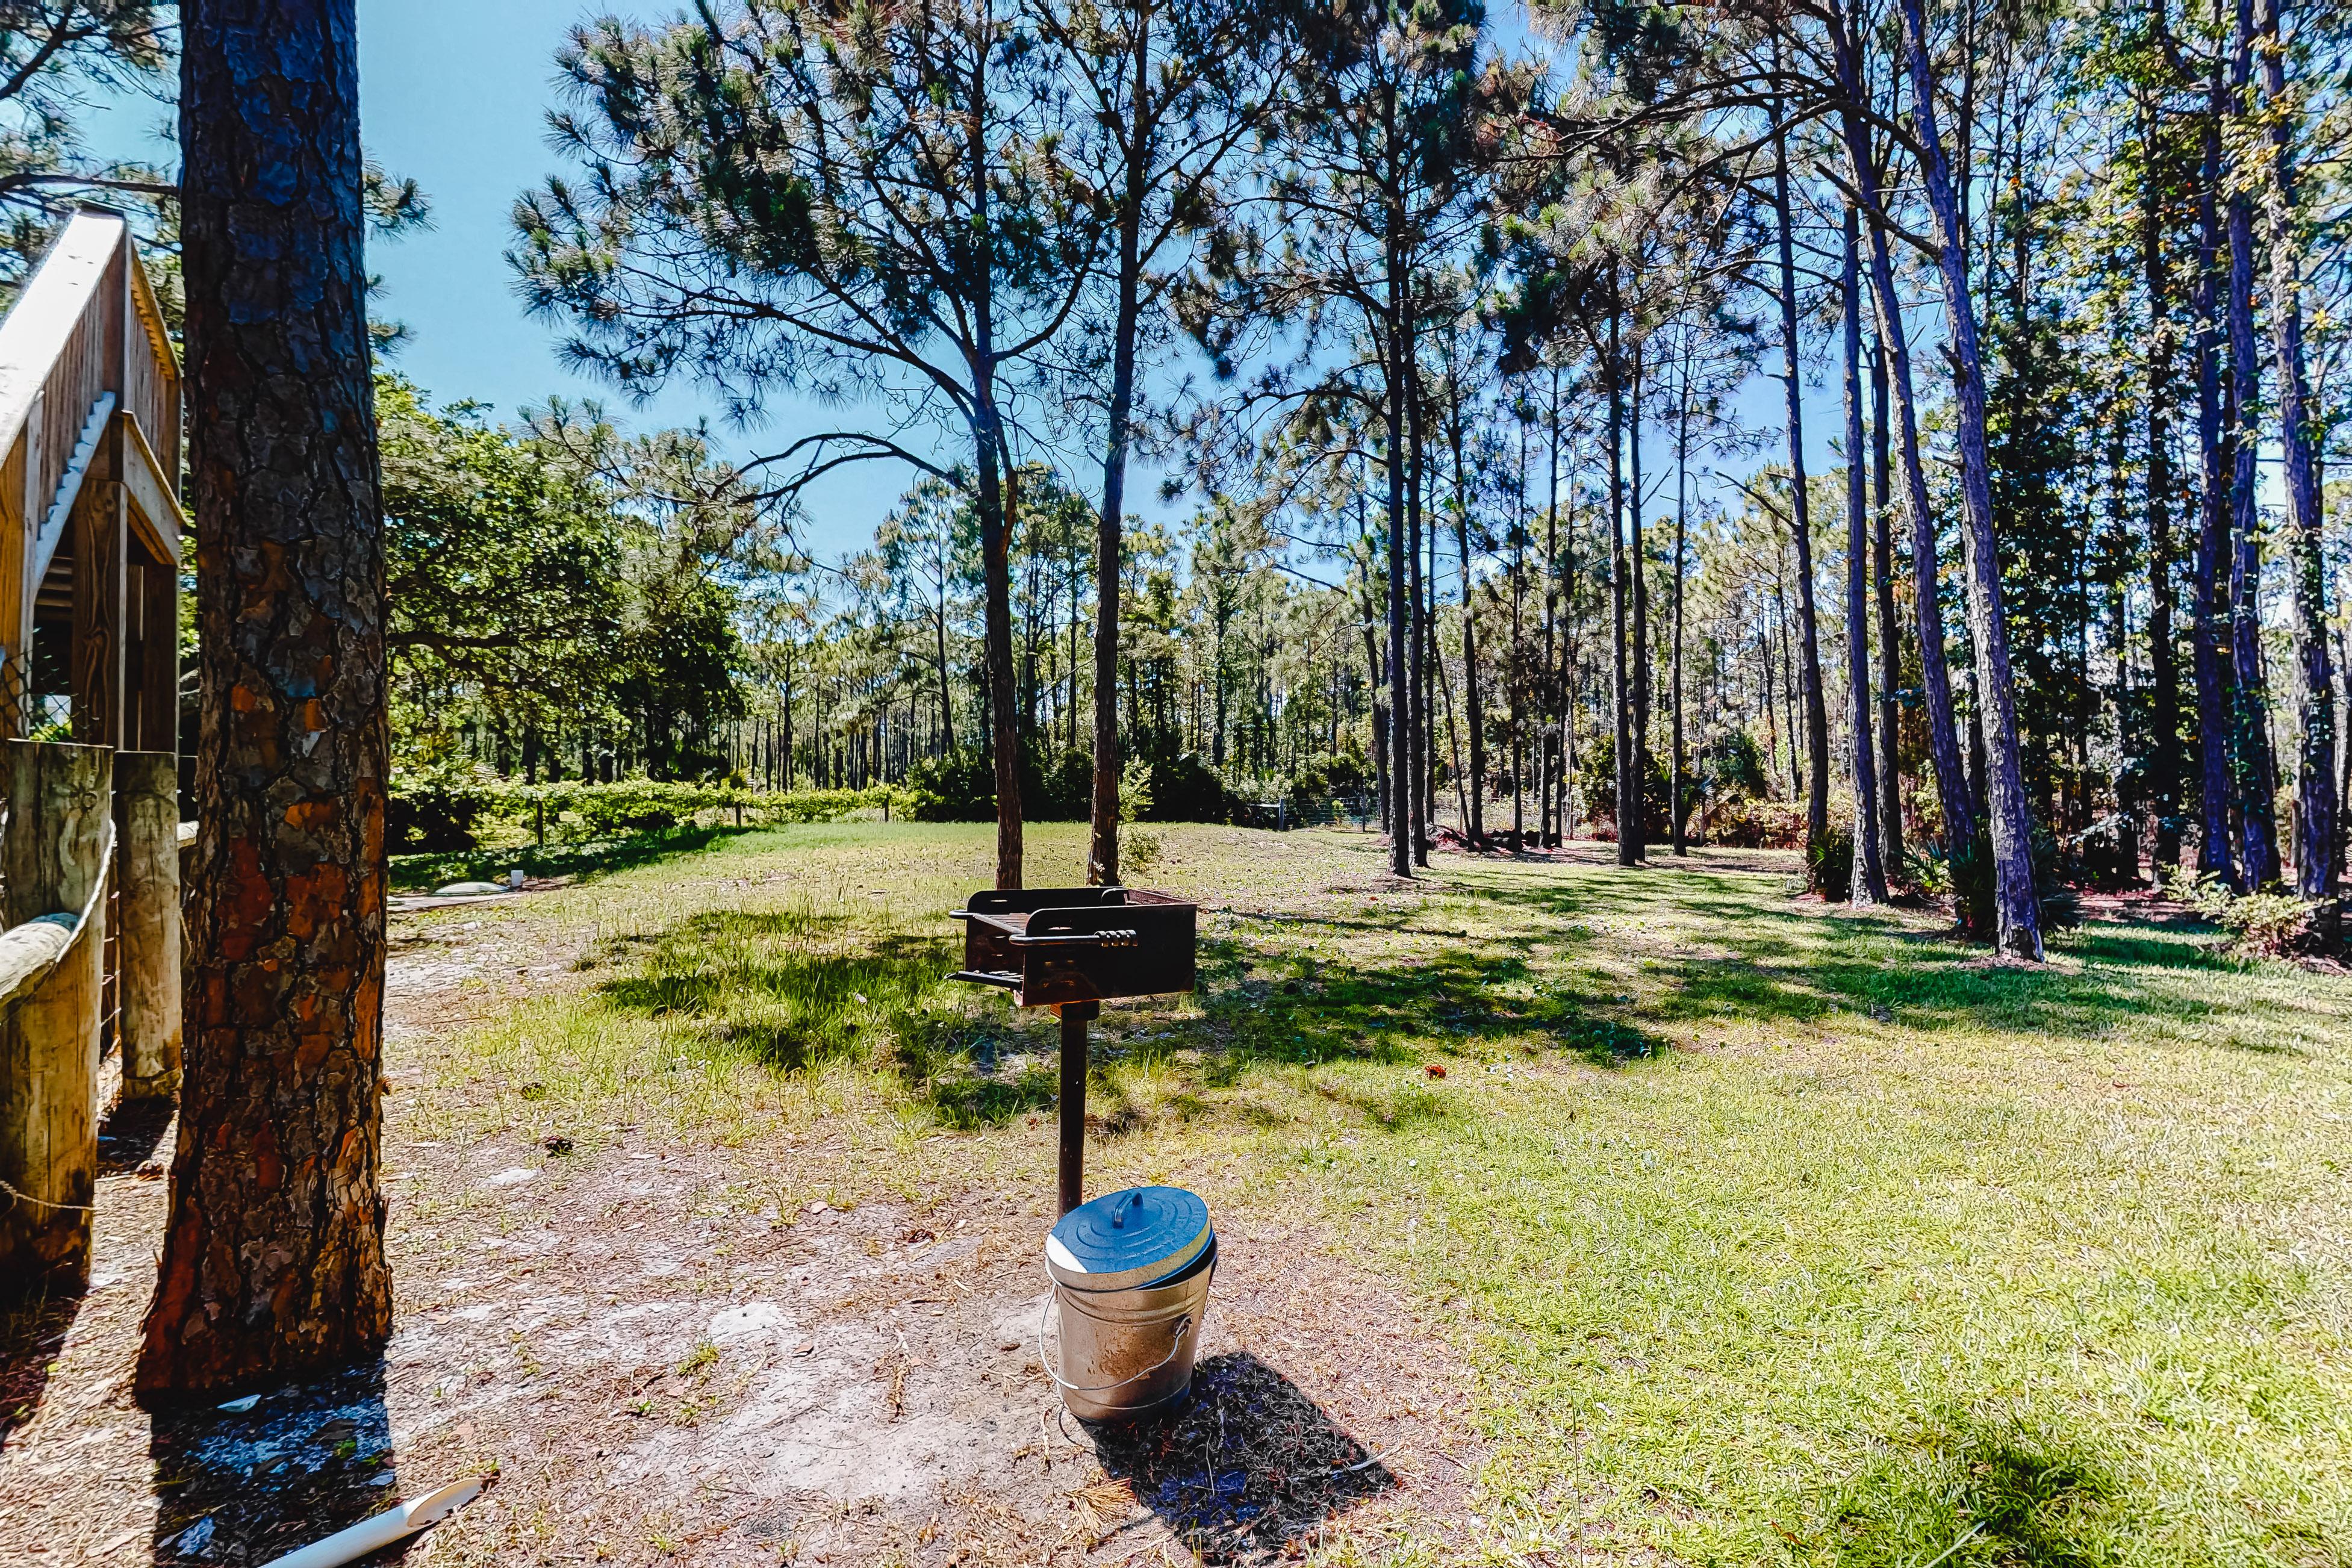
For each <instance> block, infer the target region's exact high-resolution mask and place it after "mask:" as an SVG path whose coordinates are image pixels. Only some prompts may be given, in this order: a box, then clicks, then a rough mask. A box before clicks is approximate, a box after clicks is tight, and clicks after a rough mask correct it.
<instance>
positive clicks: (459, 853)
mask: <svg viewBox="0 0 2352 1568" xmlns="http://www.w3.org/2000/svg"><path fill="white" fill-rule="evenodd" d="M773 831H774V829H773V828H772V827H761V826H743V827H732V826H718V827H669V828H663V829H661V830H659V831H657V832H652V833H632V834H629V835H627V836H625V837H620V838H599V839H593V840H591V841H589V842H587V843H583V844H551V845H546V846H543V847H542V846H537V845H527V846H525V847H522V848H520V849H459V850H453V851H450V852H449V853H446V854H440V855H394V856H393V857H392V858H391V875H392V887H393V890H394V892H401V893H425V892H431V891H432V890H433V889H436V888H441V887H446V886H447V885H448V884H449V883H451V882H472V881H494V880H499V879H503V878H504V877H505V876H506V874H507V873H508V872H509V871H510V870H513V869H516V868H520V869H521V871H522V873H523V875H525V876H527V877H577V878H581V879H590V878H595V877H604V876H610V875H612V874H613V873H614V872H615V871H628V870H634V869H635V868H637V867H639V866H651V865H654V864H656V862H658V861H662V860H670V859H675V858H678V857H681V856H686V855H698V854H700V853H701V852H702V851H704V850H706V849H709V848H711V847H714V846H716V845H719V844H724V843H725V842H727V841H728V840H730V839H732V838H740V837H743V836H744V835H746V834H751V833H772V832H773Z"/></svg>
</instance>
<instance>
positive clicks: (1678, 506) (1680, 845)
mask: <svg viewBox="0 0 2352 1568" xmlns="http://www.w3.org/2000/svg"><path fill="white" fill-rule="evenodd" d="M1695 349H1696V345H1695V344H1693V343H1691V342H1688V341H1685V343H1684V345H1683V363H1682V372H1683V379H1682V386H1681V396H1680V398H1679V399H1678V400H1677V402H1676V405H1675V577H1674V587H1675V603H1674V617H1675V628H1674V641H1675V647H1674V660H1673V680H1674V710H1675V712H1674V736H1673V744H1674V758H1673V761H1672V763H1671V764H1670V765H1669V767H1668V768H1667V773H1666V821H1667V824H1668V826H1669V827H1670V829H1671V830H1672V833H1673V837H1674V852H1675V854H1677V855H1688V854H1689V853H1690V836H1689V833H1688V831H1687V830H1686V829H1685V826H1684V824H1683V563H1684V561H1685V556H1686V554H1687V552H1688V551H1689V548H1690V419H1691V408H1690V400H1691V354H1692V353H1693V352H1695Z"/></svg>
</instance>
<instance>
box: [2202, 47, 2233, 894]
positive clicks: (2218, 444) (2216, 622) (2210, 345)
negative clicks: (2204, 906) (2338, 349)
mask: <svg viewBox="0 0 2352 1568" xmlns="http://www.w3.org/2000/svg"><path fill="white" fill-rule="evenodd" d="M2228 102H2229V96H2228V89H2227V88H2226V87H2225V86H2224V85H2223V81H2222V78H2221V73H2220V70H2219V68H2216V70H2215V73H2214V77H2213V81H2212V85H2211V88H2210V91H2209V93H2208V102H2207V105H2206V113H2205V117H2204V124H2203V140H2204V145H2203V148H2202V150H2201V151H2202V157H2201V166H2200V169H2199V171H2198V182H2197V220H2198V222H2197V449H2198V458H2199V464H2198V491H2197V581H2196V584H2195V587H2194V591H2193V595H2192V599H2193V604H2192V617H2193V627H2192V629H2193V631H2194V634H2195V637H2196V648H2195V650H2194V656H2193V658H2192V661H2191V671H2192V674H2193V677H2194V679H2195V680H2196V683H2197V750H2198V781H2199V802H2198V844H2197V869H2198V871H2199V873H2200V875H2203V876H2208V877H2214V878H2218V879H2221V881H2222V882H2224V883H2227V884H2229V885H2231V886H2232V887H2234V886H2236V885H2237V882H2238V852H2237V847H2236V845H2235V844H2233V843H2232V842H2231V835H2230V695H2229V667H2228V666H2227V664H2225V663H2224V662H2223V660H2224V655H2225V653H2226V651H2227V648H2228V644H2227V643H2226V642H2225V641H2224V632H2223V629H2222V625H2221V615H2222V608H2223V606H2222V604H2221V559H2222V556H2223V554H2224V553H2225V552H2227V550H2228V549H2229V489H2228V486H2229V481H2228V479H2226V478H2225V477H2224V473H2223V470H2224V469H2225V468H2226V467H2227V466H2228V452H2227V449H2226V446H2225V441H2226V437H2225V436H2224V434H2223V429H2222V420H2221V300H2220V289H2221V247H2222V245H2223V243H2224V242H2223V239H2222V237H2221V196H2220V192H2221V118H2222V116H2223V114H2224V113H2225V112H2226V110H2227V107H2228Z"/></svg>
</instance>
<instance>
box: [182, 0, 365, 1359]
mask: <svg viewBox="0 0 2352 1568" xmlns="http://www.w3.org/2000/svg"><path fill="white" fill-rule="evenodd" d="M182 17H183V23H182V53H181V66H180V68H181V94H180V140H181V147H182V152H183V157H184V174H183V176H182V196H181V203H182V205H181V214H182V217H181V235H182V238H183V242H184V277H185V279H186V289H187V328H186V342H187V372H186V374H187V393H188V430H189V448H188V472H189V487H190V489H191V491H192V493H193V495H194V501H195V513H196V561H197V573H196V583H197V590H196V592H197V618H198V625H199V629H200V634H201V640H202V652H201V654H200V655H199V658H200V660H201V664H202V668H203V696H202V698H201V700H200V713H201V717H200V720H199V731H198V739H197V742H196V820H197V823H198V825H199V826H198V828H197V839H196V849H195V864H194V872H193V875H192V876H191V877H190V879H189V882H188V887H189V898H188V908H187V922H188V939H189V940H188V959H187V967H188V984H187V990H188V1015H189V1018H188V1025H189V1026H188V1041H187V1061H186V1078H185V1080H184V1088H183V1090H182V1096H181V1102H180V1131H179V1142H178V1146H177V1149H176V1151H175V1152H174V1154H173V1162H172V1199H171V1215H170V1219H169V1221H168V1223H167V1226H166V1228H165V1230H164V1236H163V1259H162V1264H161V1268H160V1272H159V1278H158V1279H157V1283H156V1289H155V1299H154V1303H153V1305H152V1307H151V1308H150V1309H149V1310H148V1313H147V1320H146V1325H145V1344H144V1346H143V1347H142V1352H141V1355H140V1361H139V1369H138V1374H137V1384H136V1386H137V1391H138V1394H139V1395H140V1397H141V1398H142V1400H144V1401H147V1402H148V1403H151V1404H156V1403H166V1402H169V1401H172V1400H173V1399H177V1398H187V1397H202V1398H215V1397H217V1396H218V1395H220V1394H225V1393H228V1392H232V1391H234V1390H236V1389H238V1388H240V1387H264V1386H269V1385H274V1384H282V1383H285V1382H287V1381H289V1380H290V1379H294V1378H299V1377H300V1376H302V1375H304V1374H305V1373H314V1372H319V1371H322V1370H326V1369H331V1368H335V1367H340V1366H343V1365H346V1364H348V1363H351V1362H352V1361H353V1360H354V1359H355V1358H358V1357H361V1356H363V1355H366V1354H368V1353H370V1352H373V1351H374V1350H375V1349H377V1348H378V1347H380V1346H381V1345H382V1344H383V1342H384V1339H385V1337H386V1336H387V1335H388V1334H389V1333H390V1331H391V1328H392V1279H391V1275H390V1272H389V1271H388V1269H387V1268H385V1264H384V1254H383V1216H384V1205H383V1194H382V1192H381V1190H380V1188H379V1186H378V1184H377V1180H378V1169H379V1163H380V1159H381V1140H382V1116H381V1110H380V1104H381V1100H380V1097H381V1095H382V1093H383V1086H382V1046H383V960H384V858H383V854H384V842H383V813H384V784H385V768H386V756H387V751H388V746H389V738H388V734H387V731H386V721H385V714H384V648H383V629H384V627H383V619H384V588H383V502H382V496H381V492H380V488H379V480H378V477H377V469H376V452H375V409H374V403H373V394H372V391H371V385H370V381H369V364H368V337H367V300H366V270H365V266H364V263H363V260H362V242H363V238H364V235H363V228H362V221H363V220H362V213H361V205H360V169H361V163H360V137H359V55H358V35H357V24H356V21H355V19H354V17H353V14H352V0H201V3H195V0H192V3H191V4H189V5H187V6H186V7H185V8H184V10H183V12H182Z"/></svg>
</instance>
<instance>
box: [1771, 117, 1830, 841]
mask: <svg viewBox="0 0 2352 1568" xmlns="http://www.w3.org/2000/svg"><path fill="white" fill-rule="evenodd" d="M1771 116H1772V214H1773V220H1774V227H1775V228H1776V229H1777V230H1778V231H1779V232H1778V235H1777V241H1778V244H1779V248H1780V290H1779V292H1780V367H1781V379H1782V383H1783V391H1784V392H1785V393H1786V395H1787V408H1788V422H1789V507H1790V519H1791V520H1792V521H1791V527H1790V531H1791V532H1792V533H1793V534H1794V535H1795V536H1796V542H1797V620H1798V642H1799V645H1800V648H1801V654H1802V658H1803V663H1802V666H1801V669H1802V673H1803V676H1804V686H1805V692H1804V696H1805V749H1806V751H1807V752H1809V753H1810V755H1808V756H1807V758H1806V759H1805V763H1806V768H1805V836H1806V837H1805V841H1806V843H1807V844H1808V845H1809V846H1810V845H1816V844H1819V843H1820V842H1821V841H1822V836H1823V835H1824V834H1826V833H1828V832H1829V830H1830V771H1829V769H1830V710H1829V699H1828V694H1827V693H1826V692H1824V691H1823V690H1822V639H1821V621H1820V617H1819V615H1818V613H1817V611H1816V608H1815V606H1814V603H1813V530H1812V505H1811V498H1810V497H1809V496H1808V495H1807V494H1806V490H1805V422H1804V412H1803V395H1804V384H1803V382H1802V380H1801V379H1800V370H1801V367H1800V365H1799V363H1798V358H1797V353H1798V341H1797V262H1796V237H1795V235H1794V234H1793V233H1792V232H1791V216H1790V205H1789V138H1788V133H1787V132H1785V131H1784V130H1783V129H1782V128H1781V123H1780V121H1781V113H1780V100H1779V99H1778V98H1775V99H1773V100H1772V102H1771Z"/></svg>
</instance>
